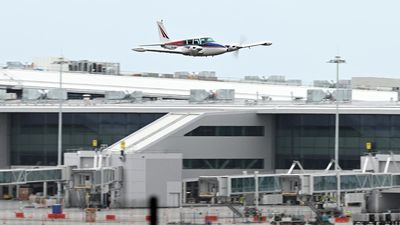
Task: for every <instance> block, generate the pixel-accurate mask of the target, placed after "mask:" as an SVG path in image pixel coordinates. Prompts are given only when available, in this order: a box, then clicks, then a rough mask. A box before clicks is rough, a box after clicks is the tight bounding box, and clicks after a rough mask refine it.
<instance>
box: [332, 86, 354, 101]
mask: <svg viewBox="0 0 400 225" xmlns="http://www.w3.org/2000/svg"><path fill="white" fill-rule="evenodd" d="M332 95H333V97H334V98H335V99H336V100H337V101H340V102H350V101H351V99H352V90H351V89H339V90H337V91H336V90H335V91H334V92H333V94H332Z"/></svg>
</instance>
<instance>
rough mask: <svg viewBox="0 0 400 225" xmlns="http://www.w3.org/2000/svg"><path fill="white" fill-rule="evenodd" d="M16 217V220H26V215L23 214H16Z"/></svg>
mask: <svg viewBox="0 0 400 225" xmlns="http://www.w3.org/2000/svg"><path fill="white" fill-rule="evenodd" d="M15 217H16V218H19V219H23V218H25V215H24V213H23V212H16V213H15Z"/></svg>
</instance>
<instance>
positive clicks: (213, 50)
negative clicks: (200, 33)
mask: <svg viewBox="0 0 400 225" xmlns="http://www.w3.org/2000/svg"><path fill="white" fill-rule="evenodd" d="M157 27H158V33H159V35H160V42H161V43H157V44H147V45H140V47H139V48H134V49H132V50H133V51H136V52H161V53H172V54H181V55H186V56H216V55H221V54H224V53H227V52H236V53H238V51H239V50H240V49H242V48H251V47H255V46H270V45H272V42H270V41H262V42H257V43H252V44H245V45H243V44H232V45H222V44H219V43H217V42H215V41H214V39H212V38H211V37H199V38H189V39H183V40H171V39H170V38H169V35H168V34H167V31H166V30H165V27H164V24H163V21H162V20H161V21H157ZM153 46H160V47H162V48H159V49H156V48H143V47H153Z"/></svg>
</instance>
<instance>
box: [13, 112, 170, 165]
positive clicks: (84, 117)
mask: <svg viewBox="0 0 400 225" xmlns="http://www.w3.org/2000/svg"><path fill="white" fill-rule="evenodd" d="M163 115H164V114H162V113H64V114H63V140H62V144H63V146H62V147H63V151H71V150H76V149H85V150H87V149H90V148H91V141H92V140H93V139H97V140H99V142H100V144H107V145H111V144H113V143H115V142H116V141H118V140H120V139H122V138H123V137H125V136H127V135H129V134H131V133H133V132H135V131H136V130H138V129H140V128H142V127H144V126H146V125H147V124H149V123H151V122H153V121H154V120H156V119H158V118H160V117H161V116H163ZM10 120H11V123H10V124H11V126H10V152H11V164H12V165H56V164H57V134H58V114H57V113H13V114H10Z"/></svg>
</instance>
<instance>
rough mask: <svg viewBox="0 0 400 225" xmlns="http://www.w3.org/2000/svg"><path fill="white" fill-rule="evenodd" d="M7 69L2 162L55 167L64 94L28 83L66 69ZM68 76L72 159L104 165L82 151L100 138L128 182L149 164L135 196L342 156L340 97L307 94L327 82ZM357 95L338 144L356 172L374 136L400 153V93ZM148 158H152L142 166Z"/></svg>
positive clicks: (49, 80)
mask: <svg viewBox="0 0 400 225" xmlns="http://www.w3.org/2000/svg"><path fill="white" fill-rule="evenodd" d="M2 72H3V73H2V74H0V87H3V90H4V93H6V94H5V95H4V96H11V93H12V96H15V97H16V98H15V99H7V98H4V99H3V100H2V101H1V102H0V124H1V127H0V152H1V153H2V155H3V156H5V157H1V158H0V166H1V168H3V169H9V168H27V167H32V166H33V167H42V166H56V165H57V134H58V133H57V132H58V111H59V105H58V103H59V101H58V100H54V99H45V98H44V97H43V98H41V97H39V98H36V99H32V98H29V97H27V96H26V95H27V93H28V92H27V91H25V92H24V89H30V90H39V89H40V90H44V89H46V90H50V89H52V88H57V86H58V83H57V82H58V73H56V72H42V71H40V72H37V71H25V70H3V71H2ZM5 74H7V76H6V75H5ZM10 77H11V78H12V79H11V78H10ZM32 77H34V78H32ZM36 78H37V79H36ZM64 80H65V83H64V84H63V87H64V89H65V90H66V92H67V96H68V97H71V96H74V99H64V100H63V106H62V111H63V126H62V128H63V135H62V149H63V152H64V153H66V154H65V155H64V164H65V165H67V166H68V165H70V166H71V167H73V165H78V164H79V163H80V164H79V165H80V166H77V168H81V169H84V168H85V166H84V165H86V167H95V164H96V161H94V162H91V163H89V164H90V166H87V165H89V164H87V162H85V161H84V157H91V156H90V154H89V153H82V154H81V155H80V156H79V152H87V151H93V148H92V146H91V143H92V140H94V139H96V140H98V142H99V143H100V144H103V146H104V149H105V152H108V153H110V154H111V156H110V159H109V160H108V159H107V160H106V159H104V161H106V162H107V163H111V164H113V165H118V166H120V167H123V169H122V170H124V172H123V174H124V175H121V176H123V177H124V178H123V179H124V180H126V179H128V178H127V177H126V176H128V174H129V173H130V171H135V173H133V174H137V175H138V174H139V172H137V171H141V172H140V174H141V175H138V176H143V179H142V180H141V181H140V182H141V184H140V185H139V184H138V182H139V181H133V182H131V184H129V185H128V184H126V183H125V184H124V185H125V186H124V187H123V188H122V192H124V191H125V193H128V192H129V191H127V190H131V189H135V188H136V189H137V190H139V189H140V190H139V191H131V192H129V193H128V194H127V195H126V196H131V197H132V198H135V196H136V197H137V196H140V195H142V194H143V193H145V192H146V191H147V192H149V193H147V192H146V194H150V192H154V193H159V192H162V191H161V190H148V189H149V187H150V186H155V184H153V183H152V182H153V181H150V177H151V180H163V179H164V180H165V183H166V186H165V187H166V188H164V189H167V190H170V191H169V192H168V191H167V192H168V193H172V194H176V193H180V192H181V190H180V185H181V181H182V180H184V179H195V178H198V177H199V176H206V175H209V176H216V175H234V174H242V173H243V171H247V173H254V171H259V172H260V173H266V174H270V173H275V172H276V171H277V170H281V169H288V168H289V167H290V166H291V165H292V162H293V161H294V160H298V161H299V162H301V164H302V165H303V167H304V169H310V170H314V169H324V168H325V167H326V166H327V165H328V164H329V162H330V161H331V159H332V158H333V156H334V124H335V116H334V113H335V104H333V103H332V102H329V101H326V99H324V100H321V101H320V102H316V101H310V98H309V96H307V95H308V94H310V91H309V90H311V89H312V90H326V89H322V88H313V87H304V86H295V87H294V86H285V85H269V84H258V83H255V84H254V83H237V82H236V83H235V82H221V81H198V80H181V79H167V78H153V77H151V78H150V77H125V76H109V75H94V74H83V73H82V74H77V73H73V74H68V73H65V74H64ZM190 89H197V90H201V89H203V90H207V91H208V90H210V89H212V90H217V89H229V90H232V89H233V90H234V92H235V94H234V98H231V99H226V98H225V99H218V98H217V99H207V98H205V99H204V101H190V98H191V95H190V93H191V90H190ZM126 90H131V91H139V92H140V93H141V96H140V101H137V99H136V100H135V101H132V100H127V99H126V98H121V99H118V100H117V99H115V98H114V99H110V98H108V99H107V96H108V97H109V94H110V92H117V91H119V92H121V91H126ZM351 92H352V96H351V99H350V100H349V99H347V100H346V101H343V102H341V104H340V141H339V143H340V145H339V149H340V166H341V167H342V168H343V169H349V170H350V169H357V168H359V167H360V156H361V155H364V154H365V153H366V143H372V149H370V151H376V152H383V153H389V152H393V153H399V152H400V105H399V104H398V93H397V92H395V91H371V90H356V89H353V90H352V91H351ZM77 96H78V97H77ZM79 96H82V99H78V98H79ZM88 96H89V97H88ZM68 97H67V98H68ZM197 97H198V96H197ZM121 140H123V141H124V143H126V146H127V147H126V149H124V154H125V155H126V157H127V158H126V159H125V158H124V159H121V158H118V157H120V156H121V154H122V153H120V152H121V149H120V147H119V146H120V145H119V144H120V143H119V142H121ZM77 153H78V156H77ZM112 153H115V154H114V156H113V155H112ZM84 154H89V155H87V156H83V155H84ZM129 154H132V155H131V156H128V155H129ZM79 157H81V158H79ZM130 157H131V158H130ZM100 158H102V156H101V157H100ZM144 158H146V159H148V161H146V162H144V163H142V161H140V160H142V159H144ZM125 160H126V161H125ZM130 160H133V161H130ZM128 162H135V163H132V164H129V165H128ZM85 163H86V164H85ZM97 163H98V162H97ZM100 164H101V163H100ZM135 166H138V167H137V168H136V167H135ZM139 166H141V169H139ZM163 166H165V168H166V169H165V171H162V172H161V170H163V168H164V167H163ZM160 167H163V168H160ZM86 169H87V168H86ZM143 171H144V172H143ZM168 171H169V172H168ZM132 176H133V175H132ZM129 179H133V178H132V177H131V178H129ZM135 182H136V183H135ZM140 182H139V183H140ZM130 185H131V186H130ZM124 188H125V189H124ZM146 189H147V190H146ZM150 189H151V188H150ZM163 191H164V190H163ZM164 192H165V191H164ZM166 195H168V194H166ZM177 201H178V200H176V198H175V197H171V196H169V197H168V196H167V197H166V198H165V201H164V200H163V201H161V202H162V204H163V203H164V204H165V205H166V206H168V205H174V204H175V203H176V202H177ZM174 202H175V203H174ZM140 204H141V203H140V201H137V202H136V203H129V204H128V203H126V204H125V205H124V206H129V207H131V206H139V205H140Z"/></svg>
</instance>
